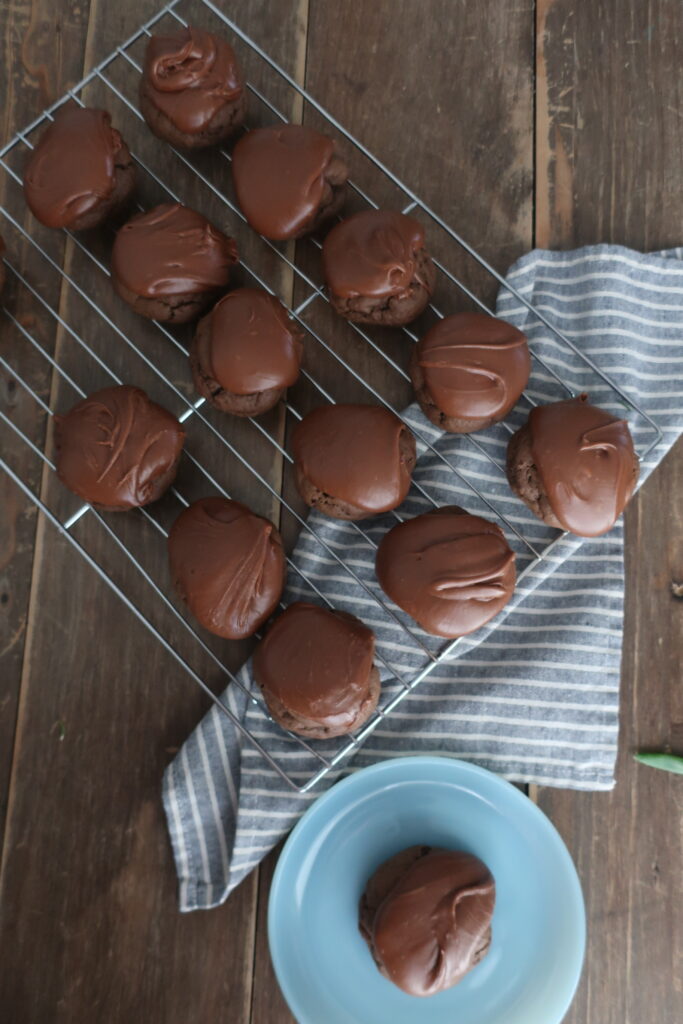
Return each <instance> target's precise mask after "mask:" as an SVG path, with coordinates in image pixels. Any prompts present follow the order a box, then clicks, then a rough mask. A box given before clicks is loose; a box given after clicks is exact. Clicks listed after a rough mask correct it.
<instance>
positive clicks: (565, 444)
mask: <svg viewBox="0 0 683 1024" xmlns="http://www.w3.org/2000/svg"><path fill="white" fill-rule="evenodd" d="M639 472H640V465H639V462H638V456H637V455H636V452H635V449H634V447H633V438H632V437H631V431H630V430H629V429H628V424H627V422H626V420H620V419H617V418H616V417H615V416H612V415H611V414H610V413H608V412H605V411H604V410H603V409H598V408H597V406H594V405H590V403H589V402H588V396H587V395H585V394H584V395H579V396H578V398H570V399H567V400H566V401H564V402H553V403H552V404H551V405H538V406H536V407H535V408H534V409H532V410H531V412H530V413H529V419H528V421H527V422H526V423H525V424H524V426H523V427H520V429H519V430H518V431H517V433H515V434H513V435H512V437H511V438H510V442H509V444H508V453H507V475H508V480H509V481H510V486H511V487H512V490H513V491H514V492H515V494H517V495H518V496H519V497H520V498H521V499H522V501H523V502H524V503H525V504H526V505H528V506H529V508H530V509H531V511H532V512H533V513H534V515H537V516H538V518H539V519H542V520H543V522H544V523H547V524H548V525H549V526H555V527H557V528H558V529H561V530H569V531H571V533H576V534H578V535H579V536H580V537H599V536H600V535H601V534H603V533H607V531H608V530H611V529H612V527H613V526H614V523H615V522H616V520H617V519H618V518H619V516H620V515H621V513H622V512H623V510H624V508H625V506H626V504H627V503H628V501H629V499H630V497H631V495H632V494H633V491H634V489H635V486H636V483H637V482H638V474H639Z"/></svg>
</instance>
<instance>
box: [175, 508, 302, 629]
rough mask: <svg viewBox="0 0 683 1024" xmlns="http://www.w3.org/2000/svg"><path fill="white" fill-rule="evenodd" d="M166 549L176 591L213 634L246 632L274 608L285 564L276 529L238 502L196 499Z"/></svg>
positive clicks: (177, 525)
mask: <svg viewBox="0 0 683 1024" xmlns="http://www.w3.org/2000/svg"><path fill="white" fill-rule="evenodd" d="M168 554H169V560H170V566H171V576H172V577H173V583H174V585H175V588H176V590H177V591H178V593H179V594H180V596H181V598H182V599H183V601H185V603H186V604H187V606H188V607H189V609H190V611H191V612H192V614H193V615H194V617H195V618H196V619H197V620H198V621H199V622H200V623H201V625H202V626H204V628H205V629H208V630H210V631H211V632H212V633H215V634H216V635H217V636H222V637H225V638H226V639H228V640H242V639H244V637H248V636H251V635H252V633H255V632H256V630H257V629H258V628H259V626H261V625H262V624H263V623H264V622H265V621H266V619H267V618H268V617H269V616H270V615H272V613H273V612H274V611H275V609H276V608H277V605H278V602H279V600H280V597H281V595H282V590H283V587H284V585H285V568H286V563H285V554H284V551H283V548H282V540H281V538H280V534H279V533H278V531H277V530H276V529H275V527H274V526H273V524H272V523H271V522H269V521H268V520H267V519H263V518H262V517H261V516H257V515H256V514H255V513H254V512H252V511H251V509H248V508H247V507H246V506H245V505H240V503H239V502H238V501H229V500H228V499H227V498H218V497H215V498H201V499H200V500H199V501H195V502H194V503H193V504H192V505H190V506H189V508H186V509H185V510H184V512H181V513H180V515H179V516H178V518H177V519H176V521H175V522H174V524H173V526H172V527H171V532H170V533H169V535H168Z"/></svg>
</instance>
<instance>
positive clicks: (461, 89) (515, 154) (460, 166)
mask: <svg viewBox="0 0 683 1024" xmlns="http://www.w3.org/2000/svg"><path fill="white" fill-rule="evenodd" d="M485 8H486V9H485ZM357 12H358V5H357V3H356V2H355V0H338V2H336V3H334V4H312V5H311V8H310V22H309V30H308V59H307V63H306V87H307V89H308V90H309V91H310V92H311V93H312V94H313V95H314V96H315V97H316V99H317V100H318V101H319V102H320V103H321V104H322V105H323V106H325V107H326V108H327V109H328V110H329V111H330V113H331V114H333V115H334V116H335V117H336V118H337V119H338V120H339V121H340V122H341V124H342V125H344V126H345V127H346V128H347V129H348V130H349V131H350V132H352V133H353V134H354V135H355V136H356V137H357V138H359V139H360V141H361V142H363V143H364V144H365V145H366V146H368V147H369V148H370V149H371V150H372V152H373V153H374V154H375V155H376V156H377V157H378V158H379V159H380V160H382V161H383V162H384V163H385V164H386V165H387V166H388V167H389V169H390V170H391V171H393V172H394V173H395V174H396V175H397V176H398V177H399V178H401V179H402V180H403V181H404V182H405V183H406V184H408V185H409V186H410V187H412V188H413V189H414V190H415V191H416V192H417V193H418V194H419V195H420V196H421V197H423V198H424V199H425V201H426V202H428V203H429V204H430V205H432V206H433V208H434V209H435V212H437V213H438V214H440V215H441V216H442V217H444V218H445V219H446V221H447V222H448V223H451V224H453V225H455V226H456V227H457V229H458V230H459V231H460V232H461V233H462V235H463V236H464V237H465V238H466V239H468V240H470V241H472V242H473V243H474V244H475V245H477V246H479V247H480V248H481V250H482V251H483V252H484V253H485V254H486V255H487V256H488V257H489V258H490V259H491V261H492V262H493V264H494V265H495V266H496V267H498V268H499V269H500V270H505V269H506V268H507V266H508V265H509V263H510V262H512V261H513V260H514V259H515V258H516V257H517V256H519V255H520V254H521V253H522V252H524V251H525V250H527V249H528V248H529V247H530V245H531V232H532V189H533V173H532V170H533V148H532V138H533V94H532V74H533V5H532V4H531V3H526V4H525V3H515V4H513V3H502V4H499V5H496V6H495V7H493V6H491V5H481V4H469V3H464V2H463V3H461V2H458V3H451V2H449V0H429V2H426V3H422V4H414V3H412V2H410V0H402V2H397V3H394V4H392V5H391V11H389V10H388V8H387V6H386V5H381V4H372V5H366V6H365V7H364V15H363V27H362V31H358V32H356V33H353V34H350V33H349V25H351V24H352V23H354V19H355V18H356V17H357ZM444 33H447V37H448V45H446V46H444V45H443V38H444ZM473 40H476V41H477V45H476V46H473V45H472V43H473ZM482 52H490V53H493V52H495V53H496V54H498V59H497V60H496V61H495V62H489V63H488V64H487V65H486V67H485V68H484V67H482V62H481V53H482ZM453 67H457V68H458V74H457V75H454V74H452V73H451V71H450V69H451V68H453ZM426 68H429V71H428V73H425V71H424V69H426ZM475 83H476V87H475ZM397 103H398V106H399V108H400V110H401V114H400V121H398V122H397V115H396V108H397ZM304 119H305V120H306V121H308V122H310V123H313V124H314V125H316V124H319V123H320V122H319V121H318V120H317V119H316V115H315V114H314V112H312V111H310V110H306V111H304ZM397 133H398V136H399V137H400V138H402V139H405V140H406V144H405V145H399V146H397V144H396V139H397ZM408 138H409V139H410V141H409V142H408ZM435 139H437V140H439V144H438V145H436V144H435V141H434V140H435ZM491 139H493V145H492V146H491V145H490V142H491ZM487 140H488V141H487ZM340 145H341V146H342V148H343V150H344V152H345V154H346V155H347V158H348V159H349V163H350V167H351V174H352V178H353V180H354V181H357V182H359V183H360V184H361V185H362V186H363V187H364V188H365V189H366V190H368V191H369V192H370V195H371V198H373V199H374V200H375V201H376V202H386V203H388V204H391V205H397V192H396V190H394V189H393V188H392V187H391V186H389V187H387V186H386V185H385V184H384V183H383V182H382V181H381V179H380V177H379V176H378V175H377V173H376V172H373V170H372V168H371V167H369V165H368V164H367V162H366V161H364V160H363V158H362V155H361V154H359V153H358V151H357V150H356V149H355V148H354V147H353V146H352V145H351V144H350V143H349V142H348V141H346V140H344V139H343V138H342V139H340ZM485 151H486V158H485V159H484V156H483V154H484V152H485ZM492 196H493V197H495V198H494V200H493V201H491V197H492ZM351 201H352V202H353V199H352V200H351ZM424 223H425V224H426V228H427V238H428V239H429V241H430V244H432V245H438V244H440V243H441V241H442V240H441V238H440V237H439V233H438V231H436V230H435V229H434V226H433V224H431V223H430V222H429V220H428V219H427V218H424ZM447 251H448V253H449V254H453V253H454V246H453V245H449V246H448V247H447ZM298 256H299V261H300V263H301V265H302V266H304V267H305V268H306V270H307V271H308V272H310V273H311V274H312V275H314V276H315V275H316V274H317V276H319V269H318V266H317V263H318V257H317V254H316V253H310V251H308V250H307V247H306V246H305V245H302V246H301V247H300V251H299V253H298ZM453 269H455V270H456V271H457V272H458V273H459V274H461V275H462V277H463V278H464V279H465V280H466V281H467V283H468V284H470V285H471V286H472V287H473V288H475V289H476V290H477V292H478V294H480V295H482V296H484V297H485V298H487V299H488V300H491V301H492V300H493V298H494V297H495V294H496V291H497V288H496V286H495V282H494V281H493V279H492V278H491V277H490V275H488V274H486V273H485V272H483V271H481V269H480V268H478V267H476V266H474V265H473V264H472V261H471V260H468V259H464V258H463V259H461V260H460V261H459V262H458V264H457V266H456V267H454V268H453ZM296 295H297V298H302V297H303V295H304V293H303V292H302V291H301V290H297V292H296ZM437 300H438V305H439V306H440V307H441V308H449V304H450V308H458V306H459V304H464V302H463V300H462V298H458V296H457V293H456V292H455V289H448V288H446V287H445V286H443V284H442V287H441V290H440V292H439V293H438V296H437ZM306 319H307V321H308V322H310V323H311V325H312V326H313V327H314V328H315V329H316V330H318V331H319V332H320V333H321V334H322V335H323V336H324V337H325V339H326V341H328V343H330V344H332V345H334V346H335V347H337V348H338V350H339V351H340V352H343V354H344V357H345V358H346V359H348V360H350V361H351V362H353V363H354V365H356V366H357V368H358V369H359V370H360V371H361V372H363V373H364V374H366V375H367V376H368V378H369V379H371V380H372V381H373V383H375V385H376V386H377V387H378V388H379V390H380V392H381V394H382V395H383V397H385V398H387V399H388V400H390V401H392V402H394V403H395V406H396V407H397V408H400V407H401V406H402V405H404V404H406V402H407V401H408V400H409V399H410V391H409V389H408V388H406V386H405V384H404V382H402V381H401V380H400V379H398V378H397V376H396V374H395V373H394V371H391V370H389V369H388V368H387V365H386V364H383V363H382V361H381V359H376V358H373V356H372V353H370V352H368V347H367V345H365V344H364V343H363V342H362V340H359V339H358V338H357V337H356V338H354V336H353V333H352V332H351V331H350V330H349V329H348V328H347V327H345V326H344V325H343V324H340V323H339V322H338V321H337V320H336V319H335V318H334V316H331V315H330V312H329V310H327V309H326V308H325V307H324V305H322V304H319V303H316V304H315V305H314V306H312V307H310V313H308V314H307V316H306ZM369 333H370V334H371V335H372V336H373V337H374V338H375V340H377V341H378V343H380V344H382V343H385V345H386V350H387V351H390V352H391V355H392V357H393V358H394V359H396V360H398V361H399V362H402V365H404V366H405V365H406V364H407V357H408V353H409V346H410V342H409V341H408V339H406V338H405V337H402V336H401V335H400V334H399V333H398V332H396V331H385V332H382V331H377V330H371V331H370V332H369ZM307 367H308V369H309V370H310V371H311V372H312V373H313V374H314V375H315V376H316V377H318V378H319V379H321V380H323V381H324V382H325V384H326V386H328V387H329V388H330V390H331V391H332V393H333V394H334V396H335V397H339V398H341V399H342V400H344V399H345V400H347V401H349V400H354V401H361V402H368V401H372V397H371V396H370V395H369V394H368V393H367V391H365V390H364V389H363V388H362V387H354V383H353V381H351V380H349V378H348V376H347V375H345V374H344V373H343V372H342V371H340V370H339V369H337V368H335V366H334V365H333V364H332V363H331V361H330V360H329V358H326V357H325V356H324V355H323V354H321V353H320V351H319V350H318V349H317V348H316V347H315V346H314V345H312V346H310V347H309V349H308V350H307ZM292 394H293V401H294V402H295V404H297V405H298V407H299V408H300V409H301V408H307V407H309V406H310V405H314V404H320V397H319V395H315V394H311V390H310V389H306V388H304V387H301V386H297V387H296V388H295V389H293V392H292ZM286 493H287V496H288V497H289V498H290V500H292V501H295V496H294V494H293V492H291V491H287V492H286ZM276 859H277V853H275V854H273V855H271V856H270V857H269V858H268V859H267V860H266V862H265V864H264V865H263V867H262V869H261V878H260V883H259V911H258V919H257V932H256V951H255V960H254V990H253V991H254V996H253V1011H252V1022H253V1024H292V1022H293V1020H294V1018H293V1017H292V1015H291V1013H290V1012H289V1010H288V1008H287V1007H286V1005H285V1003H284V1000H283V998H282V996H281V994H280V992H279V990H278V987H277V983H276V981H275V978H274V974H273V969H272V966H271V963H270V957H269V955H268V942H267V932H266V909H267V903H266V901H267V895H268V889H269V885H270V879H271V877H272V871H273V869H274V865H275V862H276Z"/></svg>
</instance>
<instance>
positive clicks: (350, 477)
mask: <svg viewBox="0 0 683 1024" xmlns="http://www.w3.org/2000/svg"><path fill="white" fill-rule="evenodd" d="M292 452H293V455H294V472H295V476H296V484H297V487H298V489H299V492H300V494H301V497H302V498H303V499H304V501H305V502H306V504H308V505H310V506H311V507H312V508H316V509H318V511H319V512H324V513H325V515H328V516H331V517H332V518H334V519H367V518H368V516H374V515H378V514H379V513H380V512H389V511H390V510H391V509H392V508H396V507H397V506H398V505H400V504H401V502H402V501H403V500H404V499H405V497H406V495H407V494H408V491H409V489H410V479H411V474H412V471H413V468H414V466H415V438H414V437H413V435H412V434H411V432H410V431H409V430H408V428H407V427H406V425H405V424H404V423H402V422H401V420H400V419H399V418H398V416H395V415H394V414H393V413H392V412H389V410H388V409H385V408H383V407H382V406H380V405H323V406H321V407H320V408H319V409H314V410H313V412H309V413H308V415H307V416H304V418H303V419H302V420H301V422H300V423H297V425H296V427H295V428H294V432H293V434H292Z"/></svg>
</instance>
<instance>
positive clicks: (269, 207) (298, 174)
mask: <svg viewBox="0 0 683 1024" xmlns="http://www.w3.org/2000/svg"><path fill="white" fill-rule="evenodd" d="M232 176H233V181H234V183H235V191H236V193H237V199H238V202H239V204H240V207H241V208H242V211H243V213H244V215H245V216H246V218H247V220H248V221H249V224H250V225H251V227H252V228H254V230H255V231H258V232H259V234H261V235H265V237H266V238H272V239H277V240H279V239H286V238H295V237H297V236H298V235H300V234H302V233H303V232H304V231H305V230H306V228H307V227H308V226H309V225H311V224H312V223H313V221H314V220H315V219H316V217H317V215H318V214H319V212H320V209H321V206H322V205H323V204H324V202H325V200H326V199H327V202H328V203H329V202H330V201H331V198H332V188H331V184H330V179H331V180H332V183H333V184H335V185H339V184H342V183H343V181H345V180H346V167H345V165H344V164H343V163H342V161H341V160H340V159H339V157H337V156H336V155H335V145H334V142H333V141H332V139H330V138H328V137H327V136H326V135H321V133H320V132H316V131H314V129H312V128H308V127H306V126H305V125H295V124H286V125H277V126H273V127H271V128H256V129H255V130H254V131H250V132H247V134H246V135H244V136H243V137H242V138H241V139H240V141H239V142H238V143H237V145H236V146H235V149H234V151H233V156H232Z"/></svg>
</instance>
